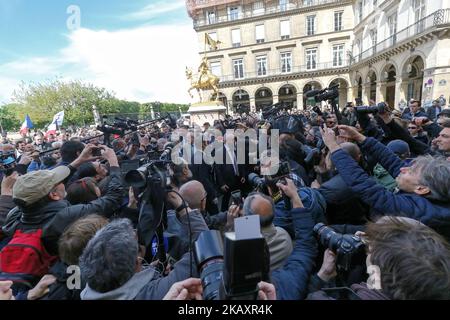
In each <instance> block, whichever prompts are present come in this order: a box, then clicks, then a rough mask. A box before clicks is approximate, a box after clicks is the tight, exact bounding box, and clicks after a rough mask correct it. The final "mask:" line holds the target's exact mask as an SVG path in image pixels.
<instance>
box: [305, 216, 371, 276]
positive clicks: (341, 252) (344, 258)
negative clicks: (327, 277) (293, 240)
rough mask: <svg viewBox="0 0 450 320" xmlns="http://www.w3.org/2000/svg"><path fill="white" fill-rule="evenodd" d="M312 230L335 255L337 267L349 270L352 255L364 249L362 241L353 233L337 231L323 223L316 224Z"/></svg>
mask: <svg viewBox="0 0 450 320" xmlns="http://www.w3.org/2000/svg"><path fill="white" fill-rule="evenodd" d="M313 230H314V232H315V233H316V234H317V236H318V238H319V242H320V243H321V244H322V245H323V246H324V247H326V248H328V249H330V250H331V251H333V252H334V253H335V254H336V255H337V257H336V265H337V267H338V269H342V270H346V271H348V270H350V267H351V265H352V261H353V257H354V256H355V255H358V254H359V253H363V251H364V250H363V249H364V247H365V245H364V243H363V242H362V240H361V238H359V237H357V236H355V235H352V234H341V233H338V232H336V231H334V230H333V229H332V228H330V227H328V226H326V225H325V224H323V223H318V224H316V225H315V226H314V229H313Z"/></svg>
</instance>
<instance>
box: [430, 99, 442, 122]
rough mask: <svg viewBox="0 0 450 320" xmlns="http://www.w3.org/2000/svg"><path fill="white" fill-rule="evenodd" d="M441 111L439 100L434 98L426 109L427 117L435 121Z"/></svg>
mask: <svg viewBox="0 0 450 320" xmlns="http://www.w3.org/2000/svg"><path fill="white" fill-rule="evenodd" d="M441 112H442V107H441V104H440V102H439V100H434V101H433V105H432V106H431V107H429V108H428V109H427V117H428V119H430V120H431V121H436V119H437V117H438V116H439V114H440V113H441Z"/></svg>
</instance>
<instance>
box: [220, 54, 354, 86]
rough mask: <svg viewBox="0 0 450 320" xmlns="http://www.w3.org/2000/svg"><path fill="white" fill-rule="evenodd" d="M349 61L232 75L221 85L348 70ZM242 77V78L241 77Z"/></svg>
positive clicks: (222, 78) (224, 77)
mask: <svg viewBox="0 0 450 320" xmlns="http://www.w3.org/2000/svg"><path fill="white" fill-rule="evenodd" d="M348 66H349V61H348V60H345V59H344V60H342V61H332V62H322V63H318V62H315V63H309V64H305V65H301V66H292V67H290V68H287V67H285V68H278V69H266V70H265V72H261V71H260V72H257V71H255V72H244V73H243V74H237V75H235V74H230V75H223V76H220V77H219V78H220V83H222V84H224V83H227V82H235V81H242V80H255V79H256V80H257V79H264V78H268V77H274V76H275V77H278V76H286V75H295V74H308V73H310V72H320V71H325V70H334V69H341V68H348ZM241 75H242V77H240V76H241Z"/></svg>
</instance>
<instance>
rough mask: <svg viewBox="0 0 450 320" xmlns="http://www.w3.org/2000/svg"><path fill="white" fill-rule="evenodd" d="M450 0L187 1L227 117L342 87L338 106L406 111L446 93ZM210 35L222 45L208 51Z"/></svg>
mask: <svg viewBox="0 0 450 320" xmlns="http://www.w3.org/2000/svg"><path fill="white" fill-rule="evenodd" d="M448 2H450V0H433V1H426V0H384V1H383V0H356V1H355V0H268V1H255V0H238V1H236V0H186V3H187V8H188V12H189V15H190V16H191V17H192V19H193V22H194V29H195V30H196V32H197V34H198V41H199V48H200V50H199V51H200V54H201V55H202V56H203V55H205V56H206V57H207V59H208V61H209V64H210V69H211V70H212V72H213V73H214V74H215V75H217V76H219V77H220V80H221V82H220V99H221V100H222V101H223V102H224V104H225V105H226V106H227V107H228V108H229V111H233V110H235V108H236V107H244V108H248V109H251V110H259V109H261V108H263V107H265V106H269V105H272V104H274V103H277V102H284V103H286V104H289V105H291V106H293V107H296V108H299V109H302V108H304V107H306V106H308V105H314V104H315V101H314V99H307V98H306V96H305V93H306V92H308V91H309V90H313V89H323V88H325V87H329V86H333V85H336V84H339V91H340V97H339V100H338V101H336V102H337V103H338V105H339V106H340V107H343V106H344V105H345V103H346V102H347V101H352V100H354V98H356V97H360V98H362V100H363V102H365V103H367V102H368V100H369V99H371V98H373V99H374V100H375V99H376V101H382V100H386V101H387V102H388V103H391V104H395V105H396V106H398V105H400V104H401V103H404V102H406V100H407V99H408V98H410V97H414V98H416V99H417V98H419V99H422V100H423V101H424V102H428V100H429V99H431V98H430V97H434V98H436V97H439V95H440V94H444V95H448V94H449V90H448V84H447V81H450V79H448V80H447V78H448V73H447V69H446V67H447V68H448V70H449V72H450V50H448V49H450V43H449V42H448V41H450V40H449V32H448V31H449V30H450V29H449V27H448V20H449V12H448V9H446V8H449V7H450V6H449V4H448ZM431 3H433V4H431ZM205 34H207V35H208V36H209V37H210V38H212V39H213V40H219V41H220V42H221V44H220V46H219V47H218V48H216V49H214V48H211V47H210V46H206V45H205ZM445 48H447V51H448V52H445V51H446V50H445ZM212 98H213V97H212Z"/></svg>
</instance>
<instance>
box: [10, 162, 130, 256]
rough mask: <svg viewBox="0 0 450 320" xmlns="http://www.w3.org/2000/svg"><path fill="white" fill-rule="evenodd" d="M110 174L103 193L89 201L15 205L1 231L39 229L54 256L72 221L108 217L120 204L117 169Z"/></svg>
mask: <svg viewBox="0 0 450 320" xmlns="http://www.w3.org/2000/svg"><path fill="white" fill-rule="evenodd" d="M111 176H112V179H111V182H110V184H109V186H108V191H107V193H106V195H105V196H103V197H101V198H99V199H97V200H94V201H92V202H91V203H89V204H79V205H71V204H70V203H69V202H68V201H66V200H60V201H51V202H48V203H47V204H45V205H44V206H43V207H40V208H33V209H32V210H27V211H24V210H23V209H20V208H18V207H16V208H14V209H13V210H12V211H11V212H10V214H9V216H8V218H7V221H6V223H5V225H4V226H3V228H2V230H3V232H4V233H5V235H6V236H12V235H13V234H14V232H15V231H16V230H35V229H41V228H42V241H43V244H44V246H45V248H46V250H47V251H48V253H50V254H51V255H57V253H58V244H57V243H58V239H59V237H60V236H61V234H62V233H63V232H64V230H65V229H66V228H67V227H68V226H69V225H70V224H71V223H73V222H74V221H76V220H78V219H79V218H81V217H84V216H87V215H89V214H100V215H103V216H105V217H110V216H112V215H113V213H114V211H115V210H117V209H118V208H119V207H120V205H121V200H122V193H123V185H122V178H121V176H120V168H118V167H112V168H111Z"/></svg>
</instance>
